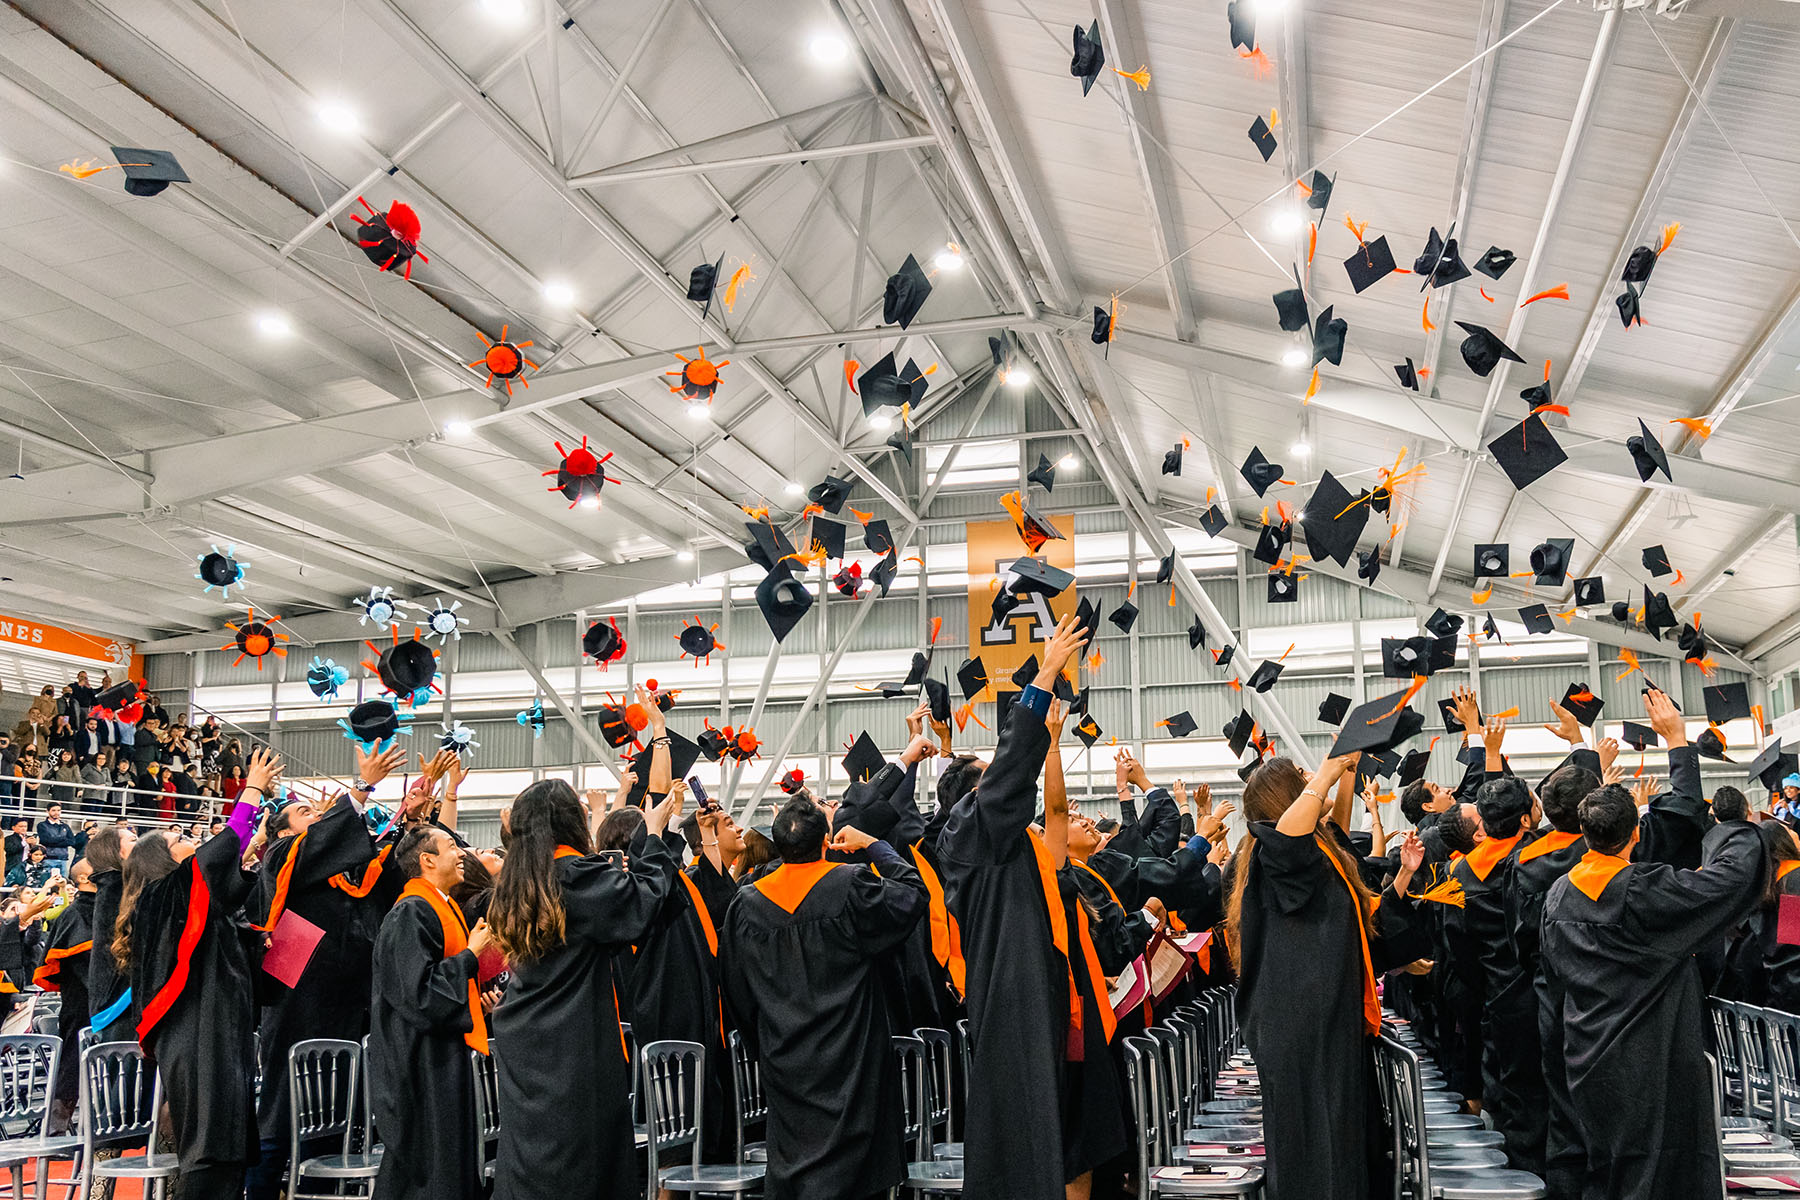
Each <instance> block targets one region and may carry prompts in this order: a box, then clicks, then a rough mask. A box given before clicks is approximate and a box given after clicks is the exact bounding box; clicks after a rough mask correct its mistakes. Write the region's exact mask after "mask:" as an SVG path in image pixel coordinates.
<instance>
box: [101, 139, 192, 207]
mask: <svg viewBox="0 0 1800 1200" xmlns="http://www.w3.org/2000/svg"><path fill="white" fill-rule="evenodd" d="M112 152H113V157H114V158H116V159H118V160H119V169H120V170H122V171H124V172H125V190H126V191H127V192H130V193H131V194H132V195H133V196H155V195H158V194H159V193H161V192H162V190H163V189H164V188H166V187H168V186H169V185H170V184H171V183H191V182H192V180H190V179H189V178H188V176H187V172H186V171H184V170H182V169H181V164H180V163H178V162H176V161H175V156H174V155H173V154H170V153H169V152H168V151H167V150H143V149H139V148H138V147H136V146H114V147H113V148H112Z"/></svg>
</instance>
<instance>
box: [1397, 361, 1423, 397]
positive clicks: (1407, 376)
mask: <svg viewBox="0 0 1800 1200" xmlns="http://www.w3.org/2000/svg"><path fill="white" fill-rule="evenodd" d="M1394 374H1395V376H1396V377H1398V378H1399V380H1400V386H1401V387H1403V388H1406V389H1407V390H1408V391H1414V392H1416V391H1418V390H1419V368H1417V367H1415V366H1414V365H1413V360H1412V359H1411V358H1408V359H1407V360H1406V361H1405V362H1403V363H1396V364H1394Z"/></svg>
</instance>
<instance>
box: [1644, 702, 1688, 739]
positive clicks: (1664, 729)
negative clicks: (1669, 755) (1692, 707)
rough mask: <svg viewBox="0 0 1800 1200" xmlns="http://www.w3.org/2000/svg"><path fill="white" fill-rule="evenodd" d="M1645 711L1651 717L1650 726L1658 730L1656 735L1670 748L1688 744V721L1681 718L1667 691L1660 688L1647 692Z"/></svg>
mask: <svg viewBox="0 0 1800 1200" xmlns="http://www.w3.org/2000/svg"><path fill="white" fill-rule="evenodd" d="M1644 712H1645V713H1646V714H1647V715H1648V716H1649V718H1650V728H1652V729H1654V730H1656V736H1657V737H1659V738H1661V739H1662V740H1663V744H1664V745H1666V746H1667V747H1668V748H1669V749H1671V750H1673V749H1675V748H1676V747H1678V746H1685V745H1687V740H1688V739H1687V722H1686V721H1683V720H1682V719H1681V713H1680V712H1678V711H1676V708H1675V702H1674V701H1673V700H1671V699H1669V694H1668V693H1667V692H1664V691H1662V690H1661V689H1658V688H1652V689H1651V690H1650V691H1648V692H1645V693H1644Z"/></svg>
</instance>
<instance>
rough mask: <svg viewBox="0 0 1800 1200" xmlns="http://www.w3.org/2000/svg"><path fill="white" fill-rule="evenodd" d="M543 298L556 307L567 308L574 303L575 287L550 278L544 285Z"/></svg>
mask: <svg viewBox="0 0 1800 1200" xmlns="http://www.w3.org/2000/svg"><path fill="white" fill-rule="evenodd" d="M544 299H546V300H548V301H549V302H550V303H552V304H554V305H556V306H557V307H558V308H567V307H569V306H570V305H571V304H573V303H575V289H574V288H572V287H570V286H569V285H568V284H566V283H563V282H561V281H560V280H552V281H551V282H549V283H546V284H545V285H544Z"/></svg>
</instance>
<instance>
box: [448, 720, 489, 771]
mask: <svg viewBox="0 0 1800 1200" xmlns="http://www.w3.org/2000/svg"><path fill="white" fill-rule="evenodd" d="M439 729H440V732H439V734H438V749H439V750H451V751H454V752H455V754H456V757H458V758H460V759H462V760H464V761H465V762H466V761H467V760H468V758H469V756H470V755H471V754H473V753H475V751H477V750H479V749H481V743H480V742H478V741H476V740H475V731H474V730H473V729H470V728H469V727H468V726H467V725H464V724H463V723H462V722H461V721H452V722H451V723H450V724H448V725H440V726H439Z"/></svg>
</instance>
